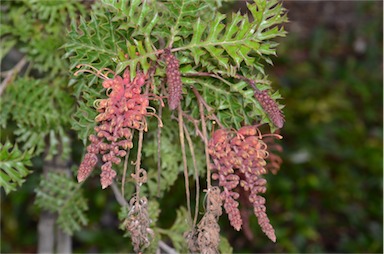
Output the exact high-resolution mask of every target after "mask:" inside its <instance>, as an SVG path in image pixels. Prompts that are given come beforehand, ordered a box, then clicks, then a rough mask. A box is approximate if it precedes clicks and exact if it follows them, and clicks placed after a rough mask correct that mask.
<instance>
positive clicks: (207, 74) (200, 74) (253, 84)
mask: <svg viewBox="0 0 384 254" xmlns="http://www.w3.org/2000/svg"><path fill="white" fill-rule="evenodd" d="M221 74H222V75H223V74H224V75H226V73H221ZM183 75H184V76H186V77H194V76H197V77H212V78H216V79H219V80H221V81H223V82H224V83H226V84H227V85H231V83H229V82H228V81H226V80H225V79H223V78H222V77H221V76H219V75H217V74H215V73H210V72H192V73H184V74H183ZM226 76H228V75H226ZM229 77H233V78H235V79H240V80H243V81H245V82H247V83H248V84H249V85H250V86H251V87H252V88H253V90H255V91H259V89H258V88H257V87H256V83H260V84H270V81H268V80H261V79H255V80H252V79H250V78H247V77H244V76H242V75H240V74H235V75H234V76H229Z"/></svg>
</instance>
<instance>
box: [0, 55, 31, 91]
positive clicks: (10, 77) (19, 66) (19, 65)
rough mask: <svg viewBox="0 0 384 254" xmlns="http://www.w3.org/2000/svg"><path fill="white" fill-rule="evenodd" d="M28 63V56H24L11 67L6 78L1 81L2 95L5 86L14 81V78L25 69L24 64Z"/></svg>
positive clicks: (0, 89)
mask: <svg viewBox="0 0 384 254" xmlns="http://www.w3.org/2000/svg"><path fill="white" fill-rule="evenodd" d="M26 63H27V58H26V57H23V58H21V60H20V61H19V62H18V63H17V64H16V65H15V66H14V67H13V68H12V69H11V70H9V71H8V72H7V75H6V77H5V78H4V80H3V82H1V85H0V96H1V95H2V94H3V92H4V90H5V88H6V87H7V86H8V85H9V84H10V83H12V80H13V79H14V78H15V76H16V74H17V73H19V72H20V71H21V69H23V67H24V65H25V64H26Z"/></svg>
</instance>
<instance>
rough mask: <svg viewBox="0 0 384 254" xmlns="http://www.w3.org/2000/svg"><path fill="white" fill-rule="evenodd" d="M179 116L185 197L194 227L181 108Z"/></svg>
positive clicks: (189, 219)
mask: <svg viewBox="0 0 384 254" xmlns="http://www.w3.org/2000/svg"><path fill="white" fill-rule="evenodd" d="M178 115H179V136H180V144H181V153H182V156H183V167H184V180H185V195H186V197H187V208H188V222H189V225H190V226H192V215H191V194H190V193H189V179H188V166H187V155H186V153H185V142H184V129H183V125H184V124H183V115H182V110H181V106H180V105H179V107H178Z"/></svg>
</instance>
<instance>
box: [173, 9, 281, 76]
mask: <svg viewBox="0 0 384 254" xmlns="http://www.w3.org/2000/svg"><path fill="white" fill-rule="evenodd" d="M265 2H266V1H256V3H254V4H248V5H247V7H248V10H249V11H250V12H251V13H252V18H253V21H249V18H248V16H247V15H242V14H240V13H235V14H232V17H231V19H229V18H227V17H226V15H224V14H221V13H216V14H215V15H214V17H213V19H212V20H211V21H210V22H209V23H207V22H206V21H204V20H202V19H201V18H198V19H197V21H196V22H195V24H194V26H193V37H192V39H191V41H190V43H189V44H187V45H183V46H181V47H180V48H179V50H189V51H190V52H191V53H192V56H193V59H194V61H195V64H199V63H201V61H202V57H204V59H207V57H210V58H212V59H214V61H213V62H212V61H211V62H212V63H216V64H218V65H219V66H221V68H224V69H226V70H227V71H228V73H229V72H230V71H231V67H232V66H235V67H236V68H239V67H240V64H241V63H243V62H244V63H245V64H246V66H248V67H252V66H254V65H255V58H254V57H252V55H251V54H252V53H257V54H259V55H260V56H263V57H264V55H270V54H275V47H276V45H277V44H276V43H271V42H264V41H265V40H269V39H272V38H274V37H276V36H284V35H285V32H284V30H283V28H278V27H277V25H279V24H281V23H283V22H285V21H286V16H285V15H284V14H283V11H284V9H283V8H282V7H281V4H278V2H277V1H268V4H265ZM266 59H267V58H266ZM268 61H269V60H268Z"/></svg>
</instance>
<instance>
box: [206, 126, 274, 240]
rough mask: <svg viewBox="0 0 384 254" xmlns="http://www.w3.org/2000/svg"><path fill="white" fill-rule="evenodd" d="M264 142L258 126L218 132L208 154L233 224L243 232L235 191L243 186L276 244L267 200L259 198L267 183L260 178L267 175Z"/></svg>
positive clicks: (213, 137)
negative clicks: (267, 210) (266, 203)
mask: <svg viewBox="0 0 384 254" xmlns="http://www.w3.org/2000/svg"><path fill="white" fill-rule="evenodd" d="M276 137H280V136H279V135H276ZM262 139H263V136H262V135H261V133H260V131H259V129H258V128H257V126H244V127H242V128H240V129H239V130H238V131H237V132H235V133H233V132H230V131H228V130H224V129H219V130H217V131H215V132H214V133H213V135H212V139H211V140H210V141H209V154H210V156H211V158H212V160H213V170H214V172H215V173H214V174H213V175H212V178H213V179H214V180H219V185H220V186H221V187H223V191H222V193H221V198H222V199H223V200H224V209H225V211H226V213H227V214H228V218H229V220H230V223H231V225H232V226H233V227H234V228H235V229H236V230H240V228H241V226H242V223H243V221H242V218H241V215H240V210H239V208H238V206H239V203H238V201H236V200H237V199H238V198H239V194H238V192H236V191H235V189H236V188H237V187H238V186H239V185H240V186H241V187H242V188H243V189H244V190H246V191H247V192H248V193H249V195H248V200H249V202H250V203H251V204H252V206H253V211H254V214H255V215H256V217H257V219H258V222H259V225H260V227H261V229H262V230H263V232H264V233H265V234H266V235H267V236H268V237H269V238H270V239H271V240H272V241H274V242H275V241H276V236H275V231H274V229H273V227H272V225H271V224H270V222H269V219H268V217H267V214H266V207H265V198H263V197H262V196H260V195H259V194H260V193H265V191H266V180H265V179H263V178H261V175H263V174H265V173H266V172H267V171H266V168H265V166H266V158H267V157H268V152H267V145H266V144H265V143H264V142H263V140H262Z"/></svg>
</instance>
